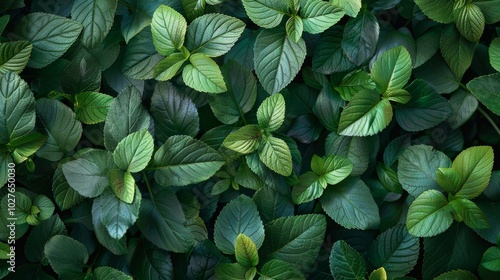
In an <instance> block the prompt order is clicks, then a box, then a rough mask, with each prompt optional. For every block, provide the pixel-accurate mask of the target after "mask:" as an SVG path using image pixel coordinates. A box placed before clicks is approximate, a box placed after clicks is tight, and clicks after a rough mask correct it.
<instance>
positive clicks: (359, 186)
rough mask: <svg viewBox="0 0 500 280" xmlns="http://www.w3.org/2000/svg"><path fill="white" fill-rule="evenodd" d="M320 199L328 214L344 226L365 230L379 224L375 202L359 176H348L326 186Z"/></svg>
mask: <svg viewBox="0 0 500 280" xmlns="http://www.w3.org/2000/svg"><path fill="white" fill-rule="evenodd" d="M320 201H321V206H322V207H323V210H325V212H326V213H327V214H328V216H330V217H331V218H332V219H333V220H334V221H335V222H337V223H339V224H340V225H342V226H343V227H345V228H348V229H352V228H354V229H363V230H366V229H374V228H377V227H378V226H379V224H380V216H379V210H378V207H377V204H376V203H375V200H374V199H373V196H372V194H371V193H370V189H369V188H368V187H367V186H366V184H365V183H364V182H363V181H361V180H360V179H359V178H349V179H346V180H344V181H343V182H341V183H340V184H338V185H336V186H332V187H328V188H326V190H325V192H324V193H323V195H322V196H321V198H320Z"/></svg>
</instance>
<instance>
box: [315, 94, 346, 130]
mask: <svg viewBox="0 0 500 280" xmlns="http://www.w3.org/2000/svg"><path fill="white" fill-rule="evenodd" d="M342 107H344V100H342V98H341V97H340V95H339V94H338V93H337V91H335V90H334V89H333V87H332V86H330V85H326V86H324V87H323V88H322V89H321V92H320V93H319V96H318V98H317V99H316V103H315V104H314V108H313V112H314V115H315V116H316V117H317V118H318V120H319V122H320V123H321V124H322V125H323V126H324V127H325V128H326V129H327V130H329V131H337V129H338V126H339V125H338V123H339V120H340V113H341V112H340V111H341V108H342Z"/></svg>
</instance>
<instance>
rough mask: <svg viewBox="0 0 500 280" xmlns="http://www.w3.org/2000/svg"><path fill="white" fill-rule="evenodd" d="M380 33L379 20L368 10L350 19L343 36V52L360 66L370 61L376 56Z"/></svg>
mask: <svg viewBox="0 0 500 280" xmlns="http://www.w3.org/2000/svg"><path fill="white" fill-rule="evenodd" d="M379 32H380V27H379V25H378V21H377V18H375V15H373V14H372V13H371V12H370V11H368V10H367V9H364V10H362V11H361V12H360V13H359V14H358V16H357V17H355V18H350V19H349V20H348V21H347V24H346V25H345V29H344V34H343V36H342V50H343V51H344V54H345V55H346V56H347V58H348V59H349V61H350V62H352V63H353V64H355V65H358V66H359V65H361V64H363V63H365V62H366V61H368V59H370V58H371V57H372V56H373V55H374V54H375V50H376V48H377V42H378V37H379Z"/></svg>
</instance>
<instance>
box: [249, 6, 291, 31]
mask: <svg viewBox="0 0 500 280" xmlns="http://www.w3.org/2000/svg"><path fill="white" fill-rule="evenodd" d="M242 2H243V7H244V8H245V11H246V14H247V15H248V17H249V18H250V19H251V20H252V21H253V22H254V23H255V24H257V25H258V26H260V27H263V28H273V27H276V26H278V25H279V24H280V22H281V20H282V19H283V15H284V14H286V13H287V12H288V6H287V4H286V2H285V1H283V0H277V1H267V0H257V1H255V0H242Z"/></svg>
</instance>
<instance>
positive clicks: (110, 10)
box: [71, 0, 117, 49]
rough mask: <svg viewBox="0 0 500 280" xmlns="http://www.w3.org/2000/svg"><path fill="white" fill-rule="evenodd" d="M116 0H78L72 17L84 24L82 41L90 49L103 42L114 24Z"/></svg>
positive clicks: (74, 5)
mask: <svg viewBox="0 0 500 280" xmlns="http://www.w3.org/2000/svg"><path fill="white" fill-rule="evenodd" d="M116 7H117V1H116V0H105V1H102V0H92V1H87V0H76V1H75V3H74V4H73V9H72V10H71V17H72V18H73V19H74V20H76V21H77V22H79V23H81V24H82V25H83V34H82V43H83V44H84V45H85V46H86V47H88V48H89V49H92V48H95V47H97V46H99V44H101V43H102V41H103V40H104V38H105V37H106V35H108V32H109V30H110V29H111V27H112V26H113V21H114V16H115V11H116Z"/></svg>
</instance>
